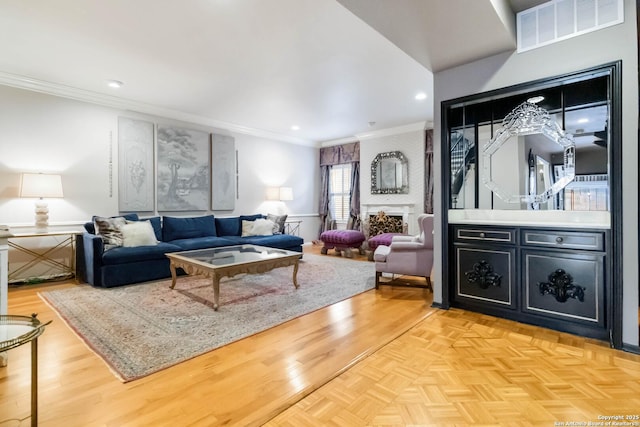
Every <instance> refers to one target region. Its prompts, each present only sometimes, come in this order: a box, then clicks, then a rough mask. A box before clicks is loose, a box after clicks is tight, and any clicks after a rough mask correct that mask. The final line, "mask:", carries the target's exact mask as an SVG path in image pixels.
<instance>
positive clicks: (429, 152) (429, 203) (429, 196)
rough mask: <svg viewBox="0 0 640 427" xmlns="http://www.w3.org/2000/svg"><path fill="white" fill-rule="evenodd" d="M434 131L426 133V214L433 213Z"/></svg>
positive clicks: (430, 130)
mask: <svg viewBox="0 0 640 427" xmlns="http://www.w3.org/2000/svg"><path fill="white" fill-rule="evenodd" d="M433 184H434V183H433V129H428V130H427V131H426V132H425V155H424V213H428V214H431V213H433Z"/></svg>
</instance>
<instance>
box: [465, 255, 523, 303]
mask: <svg viewBox="0 0 640 427" xmlns="http://www.w3.org/2000/svg"><path fill="white" fill-rule="evenodd" d="M454 250H455V270H456V271H455V272H454V277H455V280H456V288H455V298H456V299H457V300H459V301H467V302H474V303H479V304H483V305H487V304H489V305H499V306H501V307H507V308H515V307H516V294H515V292H514V286H515V283H514V277H515V271H516V269H515V266H516V263H515V258H516V252H515V248H509V247H505V248H498V247H493V248H490V247H482V246H468V245H455V247H454Z"/></svg>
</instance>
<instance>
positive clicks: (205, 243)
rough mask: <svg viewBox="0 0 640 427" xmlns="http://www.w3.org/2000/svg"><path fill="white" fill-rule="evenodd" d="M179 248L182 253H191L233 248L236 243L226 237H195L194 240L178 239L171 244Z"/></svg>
mask: <svg viewBox="0 0 640 427" xmlns="http://www.w3.org/2000/svg"><path fill="white" fill-rule="evenodd" d="M170 243H171V244H172V245H175V246H178V247H179V248H180V250H181V251H191V250H194V249H206V248H219V247H221V246H232V245H235V243H234V242H233V241H232V240H229V239H227V238H225V237H214V236H206V237H195V238H193V239H178V240H172V241H171V242H170Z"/></svg>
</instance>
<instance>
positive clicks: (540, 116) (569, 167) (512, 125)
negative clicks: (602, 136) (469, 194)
mask: <svg viewBox="0 0 640 427" xmlns="http://www.w3.org/2000/svg"><path fill="white" fill-rule="evenodd" d="M531 134H541V135H544V136H545V137H546V138H548V139H549V140H550V141H552V142H555V143H556V144H558V145H560V146H561V147H562V148H563V150H564V156H563V158H564V170H565V175H564V176H563V177H562V178H560V179H559V180H557V181H556V182H554V183H553V185H552V186H551V187H550V188H547V189H545V191H543V192H540V193H538V192H536V194H507V193H506V192H505V191H503V189H502V188H501V187H500V184H499V183H497V182H495V181H493V179H492V178H491V176H492V175H491V165H492V162H491V156H493V154H494V153H495V152H496V151H498V149H499V148H500V147H502V146H503V145H504V144H506V143H507V142H508V141H509V140H511V138H512V137H515V138H517V137H519V136H523V135H531ZM517 142H518V141H517V140H516V143H517ZM575 154H576V144H575V142H574V140H573V135H571V134H570V133H567V132H565V131H564V130H562V128H561V127H560V126H559V125H558V123H556V122H555V121H554V120H552V119H551V116H550V115H549V112H548V111H547V110H545V109H544V108H540V107H539V106H537V105H535V104H533V103H531V102H529V101H525V102H523V103H522V104H520V105H518V106H517V107H516V108H514V109H513V111H511V112H510V113H509V114H507V115H506V117H505V118H504V119H503V120H502V127H501V128H500V129H498V130H497V131H496V134H495V136H494V137H493V139H492V140H491V141H490V142H489V143H488V144H487V145H486V146H485V147H484V149H483V150H482V156H483V158H484V162H483V171H484V173H483V174H482V181H483V182H484V185H485V186H486V187H487V188H489V189H490V190H491V191H492V192H493V193H494V194H495V195H496V196H498V197H500V198H501V199H502V200H504V201H505V202H507V203H542V202H546V201H547V200H549V199H550V198H551V197H553V196H554V195H556V194H558V193H559V192H560V191H562V189H563V188H565V187H566V186H567V185H568V184H569V183H570V182H571V181H573V178H574V177H575V172H576V167H575Z"/></svg>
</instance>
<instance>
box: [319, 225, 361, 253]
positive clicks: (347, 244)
mask: <svg viewBox="0 0 640 427" xmlns="http://www.w3.org/2000/svg"><path fill="white" fill-rule="evenodd" d="M320 240H322V242H323V243H324V246H323V247H322V250H321V252H322V253H323V254H326V253H327V251H328V250H329V249H335V251H336V252H337V253H338V254H342V253H343V252H344V256H345V257H347V258H351V257H352V256H353V255H352V254H351V249H358V251H359V253H360V254H361V255H364V249H363V248H362V242H364V241H365V237H364V234H363V233H362V232H361V231H358V230H327V231H325V232H323V233H322V234H321V235H320Z"/></svg>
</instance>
